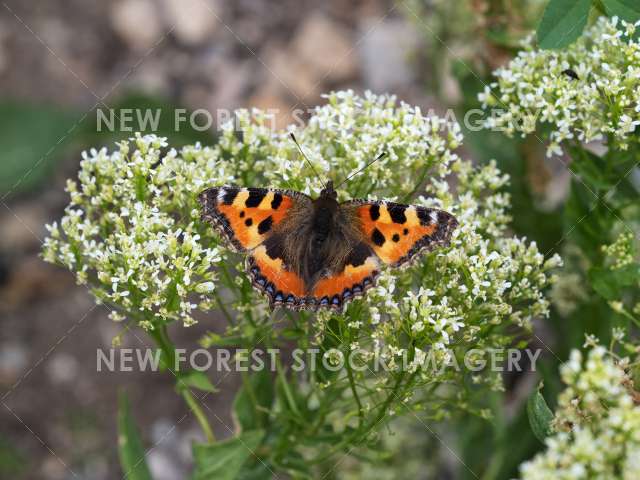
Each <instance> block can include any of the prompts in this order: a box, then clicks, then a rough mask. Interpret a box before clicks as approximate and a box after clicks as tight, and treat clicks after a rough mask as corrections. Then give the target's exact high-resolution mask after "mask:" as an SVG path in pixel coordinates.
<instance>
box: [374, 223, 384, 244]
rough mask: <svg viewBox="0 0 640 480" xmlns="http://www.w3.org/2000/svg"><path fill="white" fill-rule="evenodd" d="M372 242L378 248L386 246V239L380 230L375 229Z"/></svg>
mask: <svg viewBox="0 0 640 480" xmlns="http://www.w3.org/2000/svg"><path fill="white" fill-rule="evenodd" d="M371 241H372V242H373V243H375V244H376V245H377V246H379V247H381V246H382V245H384V242H385V238H384V235H383V234H382V232H381V231H380V230H378V229H377V228H374V229H373V232H371Z"/></svg>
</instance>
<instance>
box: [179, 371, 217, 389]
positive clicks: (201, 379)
mask: <svg viewBox="0 0 640 480" xmlns="http://www.w3.org/2000/svg"><path fill="white" fill-rule="evenodd" d="M189 387H193V388H197V389H198V390H202V391H205V392H211V393H215V392H217V391H218V389H217V388H216V387H214V386H213V384H212V383H211V380H209V377H207V375H206V374H205V373H204V372H200V371H198V370H189V371H188V372H185V373H183V374H180V375H179V376H178V388H189Z"/></svg>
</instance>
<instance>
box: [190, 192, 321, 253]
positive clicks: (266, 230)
mask: <svg viewBox="0 0 640 480" xmlns="http://www.w3.org/2000/svg"><path fill="white" fill-rule="evenodd" d="M198 198H199V199H200V203H201V204H202V208H203V214H202V218H203V219H205V220H209V221H210V222H211V223H213V225H214V226H215V227H216V228H217V229H218V230H219V231H220V233H222V234H223V235H224V237H225V238H226V239H227V240H228V241H229V242H230V243H231V245H233V246H234V247H235V249H236V250H238V251H240V252H246V251H248V250H252V249H254V248H256V247H257V246H258V245H260V244H261V243H262V242H264V240H266V238H267V237H268V236H269V235H270V234H271V232H272V229H274V228H275V227H276V226H277V225H278V224H279V223H280V222H282V220H283V219H284V218H285V217H286V215H287V213H288V212H290V210H291V209H292V208H293V207H294V206H296V205H300V204H301V203H304V202H307V203H308V202H310V201H311V199H310V198H309V197H307V196H306V195H304V194H302V193H298V192H293V191H290V190H275V189H271V188H240V187H230V186H224V187H214V188H209V189H207V190H205V191H204V192H202V193H201V194H200V196H199V197H198Z"/></svg>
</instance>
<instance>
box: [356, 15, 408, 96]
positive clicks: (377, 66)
mask: <svg viewBox="0 0 640 480" xmlns="http://www.w3.org/2000/svg"><path fill="white" fill-rule="evenodd" d="M377 22H379V20H377V19H368V20H366V21H364V22H363V23H362V25H361V26H360V31H361V35H362V40H361V41H360V44H359V45H358V47H357V49H358V56H359V58H360V60H361V65H362V67H361V68H362V73H363V76H364V78H363V81H364V86H365V87H367V88H370V89H371V90H374V91H376V92H389V91H394V90H396V89H400V88H406V87H409V86H410V85H411V83H412V82H413V80H414V73H413V68H412V65H411V62H410V55H411V52H412V51H415V50H416V49H417V48H418V46H419V44H420V43H419V42H420V37H419V35H418V33H417V32H416V31H415V30H414V29H413V28H411V25H410V24H408V23H407V22H406V21H404V20H395V19H394V20H388V21H383V22H382V23H381V24H378V23H377Z"/></svg>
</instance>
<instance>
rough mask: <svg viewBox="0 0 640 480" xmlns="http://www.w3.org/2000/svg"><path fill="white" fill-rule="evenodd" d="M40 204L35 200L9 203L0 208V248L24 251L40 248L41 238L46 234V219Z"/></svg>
mask: <svg viewBox="0 0 640 480" xmlns="http://www.w3.org/2000/svg"><path fill="white" fill-rule="evenodd" d="M45 215H46V212H44V211H43V209H42V206H41V205H39V204H36V203H35V202H27V203H19V204H15V205H10V210H9V209H7V208H4V207H3V208H2V210H0V225H2V229H0V250H6V251H8V252H13V253H24V252H31V251H37V250H40V245H41V240H44V237H45V235H46V234H47V232H46V230H45V228H44V224H45V223H46V221H47V219H46V217H45Z"/></svg>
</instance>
